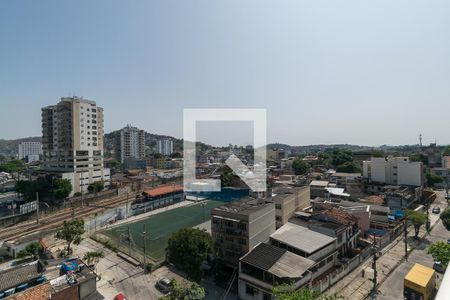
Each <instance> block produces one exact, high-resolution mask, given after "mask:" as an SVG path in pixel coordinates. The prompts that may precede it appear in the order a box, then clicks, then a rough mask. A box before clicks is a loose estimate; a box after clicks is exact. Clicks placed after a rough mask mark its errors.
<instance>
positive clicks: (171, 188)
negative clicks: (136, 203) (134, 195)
mask: <svg viewBox="0 0 450 300" xmlns="http://www.w3.org/2000/svg"><path fill="white" fill-rule="evenodd" d="M182 191H183V186H182V185H180V184H178V185H165V186H161V187H157V188H153V189H148V190H145V191H144V194H146V195H147V196H149V197H157V196H162V195H166V194H170V193H175V192H182Z"/></svg>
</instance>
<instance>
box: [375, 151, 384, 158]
mask: <svg viewBox="0 0 450 300" xmlns="http://www.w3.org/2000/svg"><path fill="white" fill-rule="evenodd" d="M384 156H385V154H384V151H383V150H373V151H372V157H384Z"/></svg>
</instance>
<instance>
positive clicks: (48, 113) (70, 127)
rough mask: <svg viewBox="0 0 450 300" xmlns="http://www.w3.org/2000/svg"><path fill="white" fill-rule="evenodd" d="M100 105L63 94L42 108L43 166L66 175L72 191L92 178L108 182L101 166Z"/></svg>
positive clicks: (81, 189) (88, 182)
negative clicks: (57, 99) (59, 99)
mask: <svg viewBox="0 0 450 300" xmlns="http://www.w3.org/2000/svg"><path fill="white" fill-rule="evenodd" d="M103 134H104V132H103V108H101V107H99V106H97V104H96V103H95V101H91V100H87V99H83V98H79V97H63V98H61V101H60V102H58V103H57V104H55V105H51V106H47V107H43V108H42V144H43V152H44V155H43V156H44V161H43V165H42V169H43V170H44V171H46V172H48V173H50V174H54V175H57V176H59V177H61V178H65V179H69V180H70V182H71V183H72V186H73V189H72V195H73V194H74V193H77V192H81V191H83V192H86V191H87V188H88V185H89V184H90V183H92V182H95V181H103V182H104V184H105V186H109V184H110V170H109V169H107V168H104V167H103Z"/></svg>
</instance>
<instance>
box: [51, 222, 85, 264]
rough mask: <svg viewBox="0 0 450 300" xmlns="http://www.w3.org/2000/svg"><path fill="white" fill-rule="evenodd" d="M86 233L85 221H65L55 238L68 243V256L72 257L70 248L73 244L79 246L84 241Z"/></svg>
mask: <svg viewBox="0 0 450 300" xmlns="http://www.w3.org/2000/svg"><path fill="white" fill-rule="evenodd" d="M84 232H85V231H84V220H83V219H75V220H72V221H64V223H63V226H62V228H61V229H60V230H58V232H56V235H55V237H56V238H57V239H60V240H65V241H66V242H67V255H70V253H71V249H70V246H71V245H72V243H73V244H75V245H79V244H80V243H81V241H82V240H83V233H84Z"/></svg>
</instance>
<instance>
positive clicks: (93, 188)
mask: <svg viewBox="0 0 450 300" xmlns="http://www.w3.org/2000/svg"><path fill="white" fill-rule="evenodd" d="M104 188H105V183H104V182H103V181H95V182H93V183H91V184H89V185H88V191H89V192H90V193H97V192H100V191H102V190H103V189H104Z"/></svg>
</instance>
